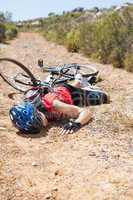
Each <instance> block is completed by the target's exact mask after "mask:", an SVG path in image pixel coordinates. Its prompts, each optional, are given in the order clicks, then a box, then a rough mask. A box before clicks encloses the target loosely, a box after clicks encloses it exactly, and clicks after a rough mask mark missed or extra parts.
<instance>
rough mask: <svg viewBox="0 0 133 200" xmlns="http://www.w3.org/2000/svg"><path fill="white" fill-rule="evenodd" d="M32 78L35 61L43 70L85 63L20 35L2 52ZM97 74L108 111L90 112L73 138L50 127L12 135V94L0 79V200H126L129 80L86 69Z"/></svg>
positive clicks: (103, 68) (132, 137)
mask: <svg viewBox="0 0 133 200" xmlns="http://www.w3.org/2000/svg"><path fill="white" fill-rule="evenodd" d="M3 56H6V57H11V58H15V59H18V60H19V61H21V62H23V63H24V64H27V65H28V66H29V67H30V68H31V69H32V71H33V72H34V73H35V74H37V73H38V69H37V67H36V66H37V64H36V63H37V60H38V59H39V58H43V59H44V62H45V63H46V64H49V65H55V64H61V63H71V62H79V63H91V62H90V61H89V60H88V59H87V58H85V57H84V56H82V55H81V54H77V53H68V52H67V50H66V49H65V48H64V47H62V46H58V45H56V44H53V43H50V42H47V41H45V40H44V38H42V37H41V36H39V35H38V34H34V33H22V34H20V35H19V37H18V38H17V39H15V40H14V41H12V42H11V44H10V45H8V46H7V47H5V48H4V50H3ZM91 64H92V65H94V66H96V67H97V68H98V69H99V70H100V74H101V76H102V78H103V81H102V82H101V83H99V87H101V88H102V89H104V90H105V91H107V92H108V93H109V94H110V96H111V100H112V102H111V104H110V105H102V106H96V107H93V108H91V110H92V111H93V113H94V119H93V121H92V122H91V123H89V124H88V125H86V126H84V127H83V128H82V129H81V130H80V131H79V132H78V133H76V134H73V135H68V136H61V135H60V134H59V130H60V127H59V126H58V125H57V124H55V123H53V124H52V125H51V126H49V127H48V129H47V130H43V131H42V133H41V134H39V135H36V136H34V137H33V136H25V135H24V136H22V135H19V134H17V132H16V129H14V128H13V127H12V125H11V123H10V121H9V117H8V109H9V108H10V106H11V105H12V104H13V102H12V101H11V100H10V99H8V93H9V92H10V91H13V90H12V89H11V88H10V87H9V86H8V85H7V84H6V83H3V81H2V80H1V79H0V90H1V94H0V199H1V200H9V199H12V200H29V199H31V200H39V199H40V200H45V199H50V200H125V199H126V200H132V199H133V142H132V141H133V118H132V114H133V74H130V73H128V72H125V71H123V70H120V69H113V68H112V66H109V65H108V66H107V65H101V64H97V63H91Z"/></svg>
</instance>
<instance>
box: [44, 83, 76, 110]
mask: <svg viewBox="0 0 133 200" xmlns="http://www.w3.org/2000/svg"><path fill="white" fill-rule="evenodd" d="M55 99H57V100H60V101H62V102H64V103H67V104H71V105H73V100H72V97H71V94H70V92H69V90H68V89H67V88H65V87H64V86H59V87H56V88H54V91H53V92H49V93H48V94H46V95H44V96H43V97H42V103H43V104H44V106H45V108H46V110H47V111H48V112H54V111H55V110H54V108H53V101H54V100H55Z"/></svg>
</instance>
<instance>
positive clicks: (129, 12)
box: [41, 5, 133, 72]
mask: <svg viewBox="0 0 133 200" xmlns="http://www.w3.org/2000/svg"><path fill="white" fill-rule="evenodd" d="M95 10H96V9H95ZM95 10H94V11H93V10H92V11H90V12H87V11H84V10H83V9H82V10H75V11H72V12H63V14H62V15H56V14H54V13H52V14H50V15H49V17H48V18H46V19H44V20H41V28H42V34H43V35H44V36H45V38H47V39H48V40H51V41H53V42H57V43H59V44H63V45H65V46H66V47H67V49H68V50H69V51H71V52H83V53H84V54H85V55H87V56H89V57H92V58H94V59H97V60H99V61H100V62H102V63H112V64H113V66H114V67H119V68H125V69H126V70H128V71H131V72H133V5H129V6H126V7H124V8H122V9H120V10H117V9H116V8H115V7H114V8H111V9H109V10H106V9H103V11H102V12H101V13H100V12H99V11H98V13H100V14H99V15H98V14H97V13H95ZM92 13H93V14H92Z"/></svg>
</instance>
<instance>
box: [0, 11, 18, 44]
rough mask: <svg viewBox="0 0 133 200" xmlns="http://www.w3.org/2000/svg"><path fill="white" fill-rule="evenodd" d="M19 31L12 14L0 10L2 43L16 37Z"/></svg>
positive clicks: (0, 37) (0, 40) (0, 36)
mask: <svg viewBox="0 0 133 200" xmlns="http://www.w3.org/2000/svg"><path fill="white" fill-rule="evenodd" d="M17 32H18V31H17V28H16V25H15V24H14V23H13V22H12V14H11V13H10V12H5V13H3V12H1V11H0V43H2V42H5V41H6V40H9V39H12V38H14V37H16V36H17Z"/></svg>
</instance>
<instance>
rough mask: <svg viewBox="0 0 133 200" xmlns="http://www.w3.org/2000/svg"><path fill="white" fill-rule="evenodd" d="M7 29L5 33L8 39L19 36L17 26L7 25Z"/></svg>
mask: <svg viewBox="0 0 133 200" xmlns="http://www.w3.org/2000/svg"><path fill="white" fill-rule="evenodd" d="M5 27H6V32H5V35H6V39H8V40H10V39H12V38H14V37H16V36H17V33H18V31H17V28H16V26H15V25H13V24H5Z"/></svg>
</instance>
